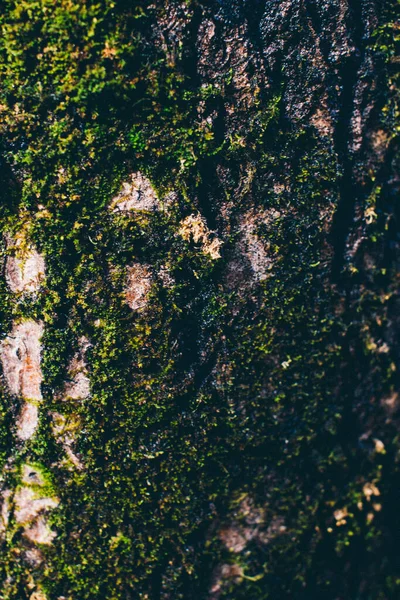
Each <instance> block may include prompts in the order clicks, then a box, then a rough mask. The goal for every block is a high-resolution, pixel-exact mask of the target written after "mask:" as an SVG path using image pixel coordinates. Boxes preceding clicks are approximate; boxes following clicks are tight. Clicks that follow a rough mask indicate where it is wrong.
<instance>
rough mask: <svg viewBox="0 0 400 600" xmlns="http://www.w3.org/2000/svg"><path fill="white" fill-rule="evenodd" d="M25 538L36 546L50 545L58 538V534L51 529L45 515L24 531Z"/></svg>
mask: <svg viewBox="0 0 400 600" xmlns="http://www.w3.org/2000/svg"><path fill="white" fill-rule="evenodd" d="M24 535H25V537H27V538H28V540H30V541H31V542H34V543H35V544H45V545H49V544H51V543H52V541H53V540H54V538H55V537H56V535H57V534H56V532H55V531H53V530H52V529H50V527H49V526H48V524H47V522H46V520H45V518H44V516H43V515H40V516H39V517H38V519H37V520H36V521H35V522H34V523H33V525H31V527H29V529H25V531H24Z"/></svg>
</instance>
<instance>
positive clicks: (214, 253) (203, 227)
mask: <svg viewBox="0 0 400 600" xmlns="http://www.w3.org/2000/svg"><path fill="white" fill-rule="evenodd" d="M178 233H179V235H180V236H181V237H182V238H183V239H184V240H186V241H190V240H193V242H194V243H195V244H198V243H200V244H201V246H202V252H203V253H204V254H208V255H209V256H210V257H211V258H212V259H213V260H215V259H217V258H221V253H220V248H221V246H222V244H223V242H222V241H221V240H219V239H218V238H217V237H216V236H215V233H214V232H212V231H210V230H209V229H208V227H207V224H206V221H205V219H204V217H203V216H202V215H200V214H199V213H198V214H191V215H189V216H188V217H186V218H185V219H183V220H182V221H181V222H180V225H179V230H178Z"/></svg>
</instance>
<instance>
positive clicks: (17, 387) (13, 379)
mask: <svg viewBox="0 0 400 600" xmlns="http://www.w3.org/2000/svg"><path fill="white" fill-rule="evenodd" d="M42 334H43V323H41V322H36V321H33V320H32V319H29V320H26V321H23V322H21V323H18V324H14V326H13V328H12V331H11V333H10V334H9V335H8V336H7V337H6V338H5V339H4V340H3V341H2V343H1V346H0V360H1V363H2V367H3V373H4V377H5V379H6V382H7V385H8V388H9V390H10V392H11V393H12V394H15V395H17V396H22V398H24V399H25V400H33V401H40V400H42V392H41V383H42V370H41V366H40V362H41V356H40V352H41V345H40V339H41V337H42Z"/></svg>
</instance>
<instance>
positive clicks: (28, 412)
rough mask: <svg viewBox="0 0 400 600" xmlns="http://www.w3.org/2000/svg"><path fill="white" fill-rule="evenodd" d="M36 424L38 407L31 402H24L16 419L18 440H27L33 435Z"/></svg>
mask: <svg viewBox="0 0 400 600" xmlns="http://www.w3.org/2000/svg"><path fill="white" fill-rule="evenodd" d="M38 423H39V408H38V406H37V405H36V404H32V403H31V402H25V403H24V405H23V406H22V409H21V413H20V414H19V416H18V418H17V423H16V425H17V437H18V438H19V439H20V440H24V441H25V440H29V439H30V438H31V437H32V436H33V434H34V433H35V431H36V428H37V426H38Z"/></svg>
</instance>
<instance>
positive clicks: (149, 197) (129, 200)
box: [111, 172, 161, 212]
mask: <svg viewBox="0 0 400 600" xmlns="http://www.w3.org/2000/svg"><path fill="white" fill-rule="evenodd" d="M160 208H161V205H160V202H159V200H158V198H157V195H156V192H155V190H154V188H153V186H152V185H151V183H150V181H149V179H147V177H145V176H144V175H143V174H142V173H140V172H138V173H133V174H132V175H131V178H130V180H129V181H126V182H124V183H123V184H122V189H121V191H120V192H119V194H118V195H117V196H115V197H114V198H113V200H112V202H111V209H112V211H113V212H118V211H130V210H147V211H155V210H159V209H160Z"/></svg>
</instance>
